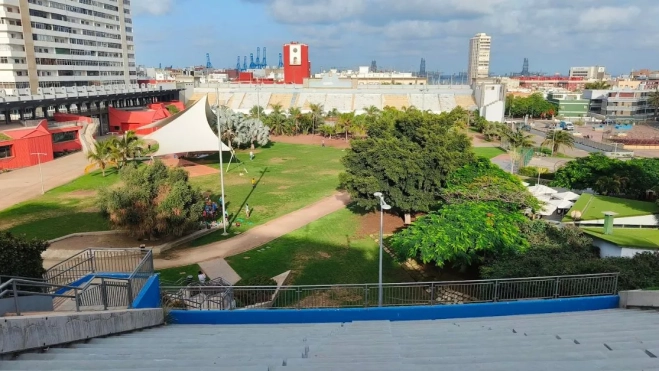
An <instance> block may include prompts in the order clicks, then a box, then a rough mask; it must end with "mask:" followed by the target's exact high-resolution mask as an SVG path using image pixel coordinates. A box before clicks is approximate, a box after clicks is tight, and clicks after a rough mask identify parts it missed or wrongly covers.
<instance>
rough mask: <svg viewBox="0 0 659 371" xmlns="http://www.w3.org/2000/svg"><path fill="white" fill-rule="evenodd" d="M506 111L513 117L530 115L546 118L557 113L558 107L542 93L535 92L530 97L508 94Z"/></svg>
mask: <svg viewBox="0 0 659 371" xmlns="http://www.w3.org/2000/svg"><path fill="white" fill-rule="evenodd" d="M506 112H508V113H509V114H510V115H512V116H513V117H523V116H526V115H529V116H530V117H532V118H546V117H551V116H553V115H555V114H556V113H557V112H558V107H556V105H555V104H553V103H550V102H548V101H547V100H546V99H545V98H544V97H543V96H542V94H541V93H534V94H531V95H530V96H528V97H517V96H514V95H508V96H507V97H506Z"/></svg>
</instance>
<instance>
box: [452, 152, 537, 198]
mask: <svg viewBox="0 0 659 371" xmlns="http://www.w3.org/2000/svg"><path fill="white" fill-rule="evenodd" d="M441 195H442V198H443V199H444V201H446V202H448V203H457V202H464V201H478V202H490V201H494V202H499V203H500V204H501V205H502V206H503V207H504V208H506V209H508V210H510V211H519V210H523V209H526V208H531V209H533V210H538V209H539V208H540V204H539V203H538V200H537V199H536V198H535V197H533V195H532V194H531V193H529V191H528V190H527V189H526V187H524V186H523V185H522V183H521V182H520V181H519V179H518V178H517V177H515V176H514V175H511V174H509V173H507V172H505V171H503V170H502V169H501V168H500V167H499V166H497V165H495V164H493V163H492V162H491V161H490V160H488V159H485V158H479V159H477V160H476V161H475V162H473V163H471V164H469V165H466V166H464V167H463V168H461V169H459V170H457V171H454V172H453V173H451V175H450V176H449V178H448V180H447V186H446V188H445V189H443V190H442V191H441Z"/></svg>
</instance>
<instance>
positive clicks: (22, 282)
mask: <svg viewBox="0 0 659 371" xmlns="http://www.w3.org/2000/svg"><path fill="white" fill-rule="evenodd" d="M9 285H11V289H10V290H7V289H6V288H7V287H8V286H9ZM27 285H29V286H32V287H48V288H57V289H68V290H73V295H66V294H57V293H55V292H52V293H51V292H33V291H25V290H19V289H17V287H19V286H27ZM3 289H4V290H3ZM78 290H79V288H78V287H75V286H67V285H57V284H51V283H46V282H44V281H31V280H26V279H22V278H12V279H11V280H9V281H7V282H5V283H3V284H2V285H0V298H3V297H5V296H6V295H8V294H9V293H13V298H14V309H15V310H16V315H17V316H20V315H21V310H20V306H19V305H18V300H19V299H18V296H19V295H18V294H28V295H33V296H49V297H63V298H72V299H75V301H76V312H79V311H80V307H79V305H78V295H79V292H78Z"/></svg>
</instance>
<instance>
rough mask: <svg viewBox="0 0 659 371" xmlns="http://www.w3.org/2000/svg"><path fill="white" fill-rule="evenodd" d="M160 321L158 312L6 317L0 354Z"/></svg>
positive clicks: (0, 335) (0, 332)
mask: <svg viewBox="0 0 659 371" xmlns="http://www.w3.org/2000/svg"><path fill="white" fill-rule="evenodd" d="M163 321H164V313H163V310H162V309H161V308H158V309H124V310H109V311H99V312H80V313H57V312H52V313H48V314H47V315H31V316H22V317H6V318H3V320H2V321H0V354H4V353H14V352H20V351H25V350H28V349H37V348H44V347H49V346H53V345H58V344H66V343H70V342H74V341H81V340H85V339H91V338H94V337H99V336H106V335H112V334H118V333H122V332H127V331H133V330H137V329H142V328H147V327H153V326H158V325H161V324H163Z"/></svg>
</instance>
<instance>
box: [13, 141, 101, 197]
mask: <svg viewBox="0 0 659 371" xmlns="http://www.w3.org/2000/svg"><path fill="white" fill-rule="evenodd" d="M87 164H88V162H87V159H86V157H85V154H84V153H82V152H78V153H74V154H72V155H68V156H65V157H61V158H58V159H55V160H53V161H50V162H46V163H43V164H41V170H42V171H43V185H44V190H45V191H48V190H50V189H53V188H56V187H59V186H61V185H62V184H66V183H68V182H70V181H72V180H74V179H76V178H78V177H80V176H82V175H83V174H84V173H85V166H87ZM0 191H2V197H0V210H4V209H6V208H9V207H11V206H14V205H16V204H18V203H21V202H23V201H27V200H29V199H31V198H34V197H37V196H39V195H41V180H40V176H39V166H37V165H35V166H30V167H26V168H23V169H18V170H13V171H10V172H8V173H5V174H0Z"/></svg>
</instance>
